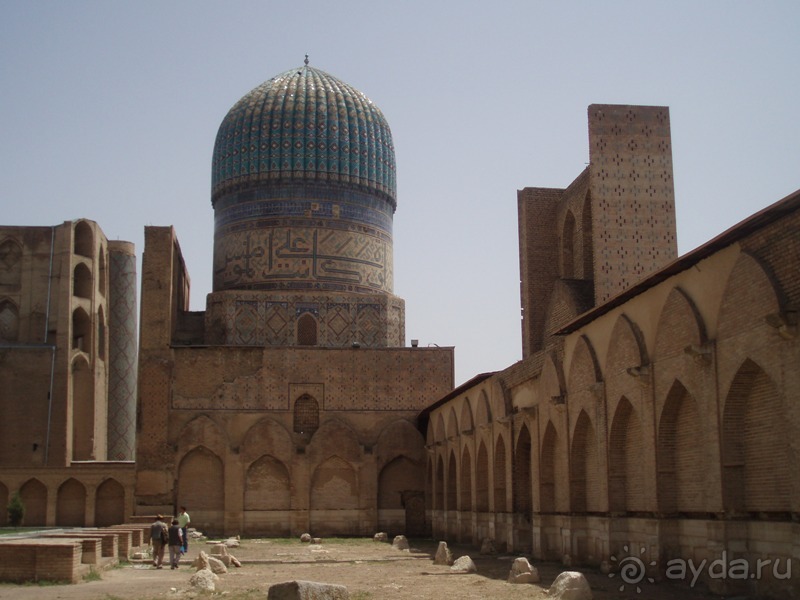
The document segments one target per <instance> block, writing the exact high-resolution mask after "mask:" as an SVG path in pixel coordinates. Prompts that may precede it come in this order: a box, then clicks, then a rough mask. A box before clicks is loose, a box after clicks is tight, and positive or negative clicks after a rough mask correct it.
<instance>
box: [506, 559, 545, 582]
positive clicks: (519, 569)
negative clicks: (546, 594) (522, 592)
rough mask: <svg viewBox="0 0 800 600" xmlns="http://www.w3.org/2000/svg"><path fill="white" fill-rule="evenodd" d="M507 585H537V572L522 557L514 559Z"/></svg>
mask: <svg viewBox="0 0 800 600" xmlns="http://www.w3.org/2000/svg"><path fill="white" fill-rule="evenodd" d="M508 583H539V571H538V570H537V569H536V567H534V566H532V565H531V563H529V562H528V559H527V558H525V557H524V556H520V557H519V558H516V559H514V562H513V563H512V565H511V571H510V572H509V573H508Z"/></svg>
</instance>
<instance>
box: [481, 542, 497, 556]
mask: <svg viewBox="0 0 800 600" xmlns="http://www.w3.org/2000/svg"><path fill="white" fill-rule="evenodd" d="M481 554H488V555H490V556H494V555H495V554H497V547H496V546H495V545H494V540H493V539H492V538H485V539H484V540H483V542H482V543H481Z"/></svg>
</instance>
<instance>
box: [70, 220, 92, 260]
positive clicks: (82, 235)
mask: <svg viewBox="0 0 800 600" xmlns="http://www.w3.org/2000/svg"><path fill="white" fill-rule="evenodd" d="M73 244H74V245H73V251H74V252H75V254H78V255H79V256H85V257H86V258H92V254H93V252H92V248H93V247H94V233H93V232H92V227H91V226H90V225H89V224H88V223H87V222H86V221H78V222H77V223H76V224H75V233H74V239H73Z"/></svg>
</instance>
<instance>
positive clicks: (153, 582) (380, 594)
mask: <svg viewBox="0 0 800 600" xmlns="http://www.w3.org/2000/svg"><path fill="white" fill-rule="evenodd" d="M410 543H411V551H410V552H403V551H400V550H396V549H394V548H392V546H391V544H387V543H381V542H374V541H372V540H371V539H329V540H323V541H322V544H321V545H311V544H303V543H301V542H300V541H298V540H295V539H292V540H288V539H246V540H242V541H241V545H240V546H239V547H238V548H232V549H231V550H230V553H231V554H232V555H234V556H235V557H236V558H238V559H239V560H240V561H241V562H242V563H243V564H242V567H241V568H238V569H237V568H233V567H231V569H230V570H229V572H228V573H227V574H223V575H220V579H219V581H218V582H217V589H216V591H215V592H213V593H210V592H199V591H197V590H194V589H193V588H191V587H190V586H189V578H190V577H191V575H192V574H193V573H194V572H195V569H193V568H192V567H191V565H190V563H191V561H192V560H193V559H194V558H195V557H196V556H197V554H198V553H199V552H200V551H201V550H205V551H206V552H208V551H209V549H210V546H208V545H207V544H206V543H205V542H194V543H193V545H192V547H191V548H190V551H189V554H188V557H185V558H184V559H183V561H182V562H181V565H180V568H178V569H177V570H175V571H172V570H170V569H169V567H168V566H167V567H166V568H164V569H162V570H156V569H154V568H153V567H152V566H151V565H150V564H149V563H138V562H131V563H124V564H123V565H121V566H119V567H116V568H112V569H110V570H107V571H104V572H102V574H101V576H100V578H99V579H95V580H92V581H85V582H82V583H78V584H73V585H50V584H48V585H39V584H27V585H12V584H0V599H3V600H5V599H9V600H11V599H13V600H53V599H63V600H132V599H138V600H145V599H146V600H155V599H162V598H165V599H184V598H185V599H190V598H215V597H216V598H224V599H226V600H251V599H253V600H254V599H255V598H261V599H263V598H266V591H267V589H268V588H269V586H270V585H272V584H274V583H279V582H282V581H289V580H293V579H301V580H309V581H319V582H325V583H338V584H342V585H345V586H347V588H348V591H349V592H350V598H351V599H353V600H378V599H380V600H406V599H407V600H411V599H415V600H416V599H430V600H442V598H458V599H459V600H461V599H480V598H492V599H495V598H496V599H516V598H520V599H521V598H526V599H545V598H547V597H548V596H547V594H546V590H547V588H548V587H549V586H550V584H551V583H552V582H553V580H554V579H555V577H556V576H557V575H558V574H559V573H560V572H561V571H564V570H567V569H565V568H564V567H562V566H561V565H558V564H556V563H538V562H535V561H531V562H532V564H534V565H535V566H536V567H537V568H538V569H539V573H540V575H541V579H542V581H541V583H540V584H528V585H513V584H509V583H507V582H506V579H507V577H508V572H509V570H510V568H511V563H512V562H513V560H514V558H516V555H498V556H481V555H480V554H479V553H478V551H477V550H476V549H474V548H468V547H462V546H459V545H453V544H449V547H450V549H451V550H452V551H453V555H454V557H456V558H457V557H459V556H463V555H465V554H468V555H469V556H470V557H471V558H472V559H473V561H474V562H475V564H476V566H477V568H478V572H477V573H473V574H468V575H463V574H451V572H450V568H449V567H445V566H440V565H434V564H433V556H434V554H435V552H436V546H437V542H435V541H432V540H410ZM574 570H580V571H582V572H584V573H585V574H586V576H587V578H588V580H589V583H590V585H591V587H592V591H593V594H594V598H595V600H612V599H633V598H648V599H652V600H701V599H702V600H707V599H711V598H719V596H714V595H712V594H707V593H706V594H704V593H702V592H701V591H700V590H697V589H691V588H689V587H688V586H686V585H677V584H675V583H673V582H667V581H661V582H655V583H650V582H648V581H647V580H643V581H642V583H640V584H639V587H640V589H641V591H637V589H636V586H635V585H624V589H623V590H622V591H620V585H621V584H623V583H624V582H623V581H622V580H621V579H620V577H619V576H616V577H613V578H610V577H609V576H608V575H603V574H602V573H600V572H599V571H597V570H591V569H574Z"/></svg>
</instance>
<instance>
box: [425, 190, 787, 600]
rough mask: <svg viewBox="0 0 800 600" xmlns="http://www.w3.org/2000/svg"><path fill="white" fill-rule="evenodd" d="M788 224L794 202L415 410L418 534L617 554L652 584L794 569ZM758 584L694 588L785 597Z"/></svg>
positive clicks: (774, 582)
mask: <svg viewBox="0 0 800 600" xmlns="http://www.w3.org/2000/svg"><path fill="white" fill-rule="evenodd" d="M798 230H800V194H798V193H795V194H794V195H792V196H790V197H789V198H787V199H785V200H783V201H781V202H780V203H777V204H776V205H774V206H772V207H770V208H768V209H766V210H765V211H763V212H762V213H759V214H758V215H755V216H754V217H753V218H752V219H750V220H748V221H745V222H743V223H742V224H740V225H739V226H737V227H736V228H734V229H733V230H731V231H730V232H728V234H727V238H725V239H726V240H728V241H727V242H726V241H724V240H723V241H722V242H720V241H716V240H715V241H714V242H711V243H709V245H708V247H707V248H700V249H698V251H695V252H694V253H692V255H696V256H697V258H696V259H692V258H691V257H692V255H689V256H688V257H683V258H682V259H681V260H682V263H681V267H680V268H673V269H672V270H671V271H670V272H669V273H665V274H663V275H660V276H659V277H657V278H655V279H654V280H652V282H651V283H649V284H647V285H642V286H640V287H639V288H637V291H636V293H635V294H632V295H631V297H630V298H628V299H627V300H625V301H622V302H618V303H615V304H612V305H610V306H609V307H608V308H606V307H604V306H602V305H601V306H599V307H598V310H597V311H596V316H590V317H587V318H582V320H581V321H580V325H579V326H575V327H569V328H568V329H567V331H566V332H564V335H563V339H562V340H561V342H559V343H558V344H555V343H554V344H553V345H548V350H547V351H544V352H540V353H536V354H533V355H531V356H530V357H529V358H527V359H525V360H523V361H522V362H521V363H519V364H517V365H514V366H512V367H510V368H509V369H507V370H506V371H503V372H500V373H498V374H496V375H494V376H492V377H490V378H489V379H487V380H485V381H482V382H481V383H480V384H478V385H476V386H475V387H474V388H472V389H467V390H465V391H464V392H463V393H461V394H459V395H458V396H457V397H455V398H453V399H451V400H449V401H448V402H446V403H444V404H442V405H440V406H437V407H436V408H434V409H433V410H431V412H430V419H429V425H428V431H427V445H426V447H427V448H428V451H429V454H428V461H427V462H428V473H427V478H426V486H427V492H428V497H429V514H430V515H431V517H430V518H431V520H432V522H433V533H434V535H435V536H441V537H443V538H445V539H455V540H459V541H462V542H468V543H473V544H476V545H477V544H479V543H480V542H481V540H482V539H483V538H484V537H492V538H494V539H495V540H496V541H498V542H499V543H500V546H501V547H503V545H505V547H506V548H507V549H509V550H515V551H526V552H527V551H530V552H531V553H532V554H533V555H534V556H535V557H537V558H540V559H548V560H561V559H562V558H564V557H569V560H571V561H574V562H575V563H578V564H587V565H600V563H601V562H603V561H606V562H608V563H609V564H611V565H612V568H613V567H614V566H615V560H616V561H617V562H616V565H618V564H619V561H620V560H621V559H622V558H624V557H627V556H631V555H633V556H638V557H639V558H640V559H641V560H642V561H643V563H645V564H646V565H648V566H647V576H652V577H654V578H655V577H661V578H663V577H664V576H665V569H666V565H667V564H668V562H669V561H670V560H674V559H682V560H684V561H685V560H688V559H690V558H691V559H692V560H694V561H695V564H699V563H700V562H701V561H702V560H703V559H707V560H708V561H711V560H714V559H718V558H721V553H722V552H723V550H724V551H725V552H726V553H727V557H728V559H729V560H733V559H738V560H741V561H743V562H741V563H740V564H743V565H748V567H747V568H749V569H751V570H750V572H755V569H756V568H757V561H758V560H770V561H772V562H771V563H770V564H771V565H773V566H774V565H779V567H778V573H779V575H780V574H785V573H786V569H787V568H788V569H790V570H794V572H797V571H796V570H797V569H798V568H800V564H798V562H797V556H798V551H799V550H800V546H798V543H797V540H798V539H800V538H798V537H797V535H798V528H797V524H796V515H797V514H798V509H800V481H799V480H798V478H797V476H796V473H797V472H798V469H800V465H798V464H797V457H798V456H800V453H799V452H798V450H800V447H798V442H797V440H798V439H800V411H799V409H798V407H800V396H798V391H797V390H798V389H800V387H799V386H798V383H800V381H798V377H800V374H799V373H798V369H797V368H796V366H797V364H800V362H798V361H799V360H800V341H798V335H797V334H798V331H797V313H796V306H797V305H798V302H800V285H799V283H798V282H800V276H799V275H798V272H797V269H796V265H797V264H800V241H799V240H800V239H799V238H798V237H797V231H798ZM509 399H510V404H509V403H508V400H509ZM486 415H490V417H489V418H488V420H487V416H486ZM493 489H494V490H495V493H491V490H493ZM498 490H499V491H498ZM614 557H615V558H614ZM788 561H792V563H791V566H788V565H789V563H788ZM650 563H652V564H650ZM768 570H769V569H767V571H768ZM763 575H764V577H763V578H759V579H758V580H755V578H754V579H753V580H750V579H748V581H746V582H742V581H741V580H739V581H737V580H732V579H730V578H725V579H713V578H709V577H708V574H707V573H704V574H703V577H704V581H705V583H706V584H708V585H709V586H710V587H711V589H712V590H714V591H716V592H718V593H729V592H730V593H733V592H737V593H752V592H758V593H762V594H768V593H773V594H781V593H783V594H785V593H786V592H787V590H788V589H789V588H788V587H787V586H791V582H790V581H787V580H786V579H785V578H781V577H775V576H774V574H773V573H771V572H769V573H768V572H766V571H765V572H764V573H763ZM687 583H688V582H687Z"/></svg>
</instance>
